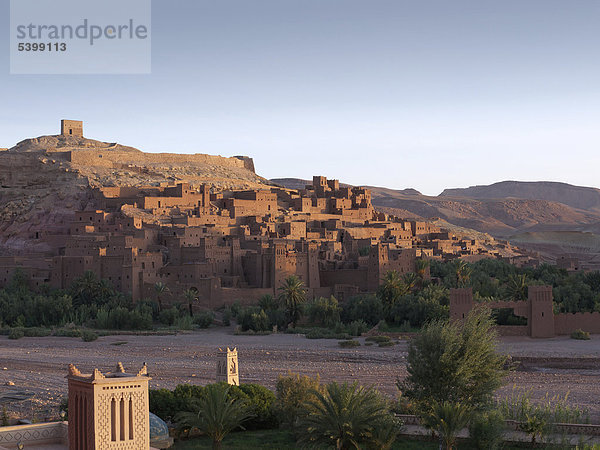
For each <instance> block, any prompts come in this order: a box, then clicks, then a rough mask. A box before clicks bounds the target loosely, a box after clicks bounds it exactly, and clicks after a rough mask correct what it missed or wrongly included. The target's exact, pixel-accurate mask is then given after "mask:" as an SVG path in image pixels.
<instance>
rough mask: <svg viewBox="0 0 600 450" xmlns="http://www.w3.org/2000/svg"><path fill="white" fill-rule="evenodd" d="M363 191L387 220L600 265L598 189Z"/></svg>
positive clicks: (549, 185)
mask: <svg viewBox="0 0 600 450" xmlns="http://www.w3.org/2000/svg"><path fill="white" fill-rule="evenodd" d="M270 181H271V182H273V183H275V184H278V185H281V186H284V187H287V188H291V189H298V188H303V187H304V186H305V185H306V184H310V183H311V182H310V181H308V180H301V179H296V178H277V179H271V180H270ZM365 187H367V188H368V189H370V190H371V192H372V202H373V205H374V206H375V207H376V208H377V209H378V210H380V211H384V212H386V213H388V214H393V215H396V216H398V217H403V218H414V219H428V220H431V219H441V220H442V221H445V222H448V223H449V224H452V225H455V226H458V227H462V228H469V229H473V230H476V231H479V232H482V233H488V234H490V235H492V236H495V237H500V238H504V239H508V240H510V241H511V242H512V243H514V244H515V245H518V246H520V247H524V248H529V249H532V250H536V251H539V252H540V253H541V254H542V255H544V256H546V257H550V258H551V259H556V258H557V257H559V256H562V255H565V254H568V255H570V256H577V257H580V258H581V259H583V260H586V261H589V262H595V260H596V258H598V261H599V262H600V189H596V188H591V187H581V186H573V185H570V184H567V183H558V182H550V181H534V182H523V181H502V182H498V183H494V184H490V185H485V186H472V187H468V188H458V189H445V190H444V191H443V192H442V193H441V194H440V195H437V196H428V195H423V194H421V193H420V192H419V191H417V190H415V189H401V190H397V189H388V188H384V187H377V186H365ZM592 260H593V261H592Z"/></svg>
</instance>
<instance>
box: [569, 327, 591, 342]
mask: <svg viewBox="0 0 600 450" xmlns="http://www.w3.org/2000/svg"><path fill="white" fill-rule="evenodd" d="M571 339H577V340H580V341H589V340H590V333H588V332H587V331H583V330H582V329H581V328H580V329H579V330H575V331H573V332H572V333H571Z"/></svg>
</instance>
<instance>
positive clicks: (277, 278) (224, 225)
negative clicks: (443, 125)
mask: <svg viewBox="0 0 600 450" xmlns="http://www.w3.org/2000/svg"><path fill="white" fill-rule="evenodd" d="M61 135H62V136H79V137H83V123H82V122H78V121H66V120H63V121H62V123H61ZM94 152H98V154H97V155H95V154H93V153H94ZM101 153H102V152H100V151H94V150H86V151H82V152H81V154H80V155H78V156H77V157H79V158H82V157H83V155H84V154H85V157H86V158H96V159H98V160H101V158H102V157H103V155H102V154H101ZM144 155H146V156H147V157H150V156H149V155H150V154H144ZM107 156H109V155H107V154H106V152H104V159H103V160H102V163H103V164H111V161H110V159H109V158H107ZM174 156H179V155H174ZM75 157H76V155H75V152H73V155H71V158H75ZM240 164H244V165H245V166H248V165H249V166H251V170H254V167H253V163H252V160H246V161H240ZM93 197H94V199H95V205H96V207H95V209H93V210H89V211H77V212H75V213H74V214H73V216H72V217H71V219H70V221H67V222H66V223H64V224H63V225H62V228H61V227H60V226H57V227H55V229H53V230H52V232H48V233H44V234H43V235H42V236H39V235H38V236H32V239H40V240H44V241H45V243H46V244H47V245H46V246H47V247H48V248H50V251H49V252H48V253H47V254H45V255H43V256H42V257H40V255H31V256H27V255H23V256H10V257H2V258H0V286H2V285H4V284H6V283H8V282H9V281H10V280H11V278H12V275H13V273H14V271H15V270H16V269H17V268H18V269H20V270H22V271H23V272H25V273H26V275H28V277H29V279H30V283H31V285H32V286H31V287H32V288H34V289H35V288H36V287H37V286H41V285H43V284H49V285H50V286H52V287H54V288H67V287H69V286H70V285H71V284H72V283H73V281H74V280H75V279H77V278H78V277H81V276H82V275H83V274H84V273H85V272H86V271H92V272H94V273H95V274H96V275H97V276H98V277H99V278H101V279H105V280H108V281H109V282H110V283H111V284H112V285H113V286H114V287H115V288H116V289H117V290H119V291H121V292H123V293H126V294H129V295H131V298H132V300H133V301H137V300H140V299H144V298H154V296H155V295H156V293H155V289H154V286H155V284H156V283H157V282H162V283H164V284H165V285H166V286H167V287H168V288H169V292H170V295H169V296H168V298H165V299H164V301H165V302H169V301H171V302H177V301H181V298H182V295H183V292H184V291H185V290H187V289H195V290H196V291H197V292H198V299H199V302H197V303H196V305H195V307H197V308H218V307H221V306H223V305H228V304H232V303H234V302H236V301H239V302H240V303H242V304H249V303H253V302H256V301H257V300H258V299H259V298H260V297H261V296H263V295H264V294H277V291H278V288H279V287H280V286H281V284H282V282H283V280H285V279H286V278H287V277H289V276H290V275H295V276H297V277H298V278H300V279H301V280H302V282H303V283H304V286H305V288H306V289H307V294H308V295H307V296H308V297H309V298H313V297H319V296H323V297H328V296H330V295H333V296H335V297H336V298H337V299H338V300H339V301H344V300H346V299H348V298H350V297H352V296H354V295H357V294H361V293H368V292H374V291H375V290H376V289H377V287H378V285H379V284H380V281H381V279H382V278H383V276H384V275H385V274H386V273H387V272H388V271H390V270H395V271H397V272H399V273H400V274H404V273H408V272H414V271H415V262H416V261H417V260H418V259H420V258H424V259H444V260H448V259H453V258H458V257H461V258H465V259H468V260H476V259H479V258H496V257H500V254H499V253H498V252H497V251H495V249H494V247H493V246H491V247H490V245H489V243H485V242H479V241H477V240H472V239H464V238H459V237H457V236H455V235H453V234H452V233H451V232H449V231H447V230H443V229H440V228H439V227H436V226H434V225H433V224H431V223H428V222H424V221H416V220H403V219H401V218H398V217H395V216H391V215H387V214H384V213H381V212H378V211H376V210H375V209H374V208H373V205H372V204H371V192H370V191H369V190H368V189H365V188H361V187H348V186H342V185H340V183H339V181H338V180H328V179H327V178H325V177H322V176H315V177H313V181H312V184H311V185H308V186H306V187H305V188H304V189H300V190H291V189H285V188H282V187H278V186H272V187H267V186H266V187H265V188H264V189H259V190H217V189H215V188H211V187H210V186H208V185H199V186H191V185H190V184H188V183H177V184H175V185H168V184H166V183H163V184H160V185H156V186H137V187H133V186H132V187H100V188H95V189H94V192H93ZM496 249H497V248H496ZM426 276H428V274H426Z"/></svg>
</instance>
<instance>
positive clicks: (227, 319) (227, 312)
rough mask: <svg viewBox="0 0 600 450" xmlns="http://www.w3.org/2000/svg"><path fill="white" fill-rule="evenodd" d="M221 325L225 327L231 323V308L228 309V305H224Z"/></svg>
mask: <svg viewBox="0 0 600 450" xmlns="http://www.w3.org/2000/svg"><path fill="white" fill-rule="evenodd" d="M223 325H225V326H226V327H228V326H229V325H231V309H229V307H226V308H225V309H224V310H223Z"/></svg>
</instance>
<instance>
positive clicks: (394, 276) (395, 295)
mask: <svg viewBox="0 0 600 450" xmlns="http://www.w3.org/2000/svg"><path fill="white" fill-rule="evenodd" d="M381 281H382V283H381V285H380V286H379V289H377V296H378V297H379V298H380V299H381V301H382V302H383V304H384V305H386V307H387V308H388V309H389V308H391V307H392V306H393V305H394V303H396V300H398V299H399V298H400V297H402V296H404V295H406V294H408V292H409V290H410V289H409V287H408V286H407V285H406V284H405V283H404V281H403V280H402V277H401V276H400V274H399V273H398V272H397V271H395V270H390V271H388V272H387V273H386V274H385V276H384V277H383V280H381Z"/></svg>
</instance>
